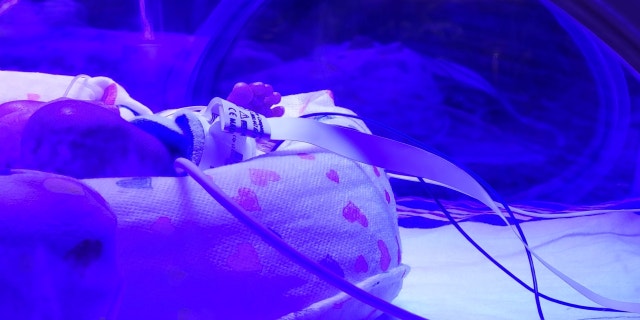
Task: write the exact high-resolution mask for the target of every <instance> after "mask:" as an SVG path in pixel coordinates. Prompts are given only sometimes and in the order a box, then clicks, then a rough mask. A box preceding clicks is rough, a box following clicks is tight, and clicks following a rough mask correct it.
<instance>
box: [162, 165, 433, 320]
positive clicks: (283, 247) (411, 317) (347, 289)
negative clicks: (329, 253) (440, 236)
mask: <svg viewBox="0 0 640 320" xmlns="http://www.w3.org/2000/svg"><path fill="white" fill-rule="evenodd" d="M174 166H175V167H176V168H177V169H182V170H184V171H186V172H187V174H189V175H190V176H191V177H192V178H193V179H194V180H195V181H196V182H197V183H198V184H200V186H201V187H202V188H203V189H204V190H205V191H207V193H209V194H210V195H211V196H212V197H213V198H214V199H215V200H216V201H217V202H218V203H219V204H220V205H222V206H223V207H224V208H225V209H227V210H228V211H229V213H231V214H232V215H233V216H234V217H235V218H236V219H238V220H239V221H240V222H241V223H242V224H244V225H245V226H247V227H248V228H249V229H250V230H251V231H253V232H254V233H255V234H257V235H258V236H260V238H262V240H263V241H265V242H266V243H267V244H269V245H270V246H271V247H273V248H274V249H276V250H277V251H278V252H280V253H281V254H282V255H284V256H285V257H287V258H289V259H290V260H291V261H293V262H295V263H296V264H298V265H299V266H301V267H302V268H304V269H306V270H307V271H309V272H311V273H312V274H314V275H316V276H318V277H319V278H320V279H323V280H324V281H326V282H328V283H329V284H331V285H333V286H334V287H336V288H338V289H340V290H341V291H343V292H344V293H346V294H348V295H350V296H351V297H353V298H355V299H357V300H359V301H361V302H363V303H365V304H367V305H369V306H371V307H373V308H376V309H378V310H380V311H382V312H384V313H386V314H389V315H391V316H393V317H396V318H398V319H402V320H426V319H425V318H423V317H420V316H418V315H416V314H413V313H411V312H409V311H407V310H405V309H402V308H400V307H398V306H395V305H393V304H391V303H389V302H387V301H385V300H383V299H381V298H379V297H376V296H374V295H372V294H370V293H368V292H366V291H364V290H363V289H361V288H359V287H357V286H356V285H354V284H352V283H350V282H349V281H346V280H345V279H343V278H341V277H339V276H338V275H336V274H334V273H332V272H331V271H329V270H328V269H327V268H325V267H323V266H321V265H319V264H318V263H316V262H314V261H313V260H311V259H310V258H308V257H307V256H305V255H303V254H302V253H301V252H299V251H298V250H296V249H295V248H293V247H291V246H290V245H289V244H287V243H286V242H284V241H283V240H282V239H280V238H279V237H278V236H277V235H276V234H275V233H273V231H271V230H270V229H269V228H267V227H265V226H263V225H262V224H261V223H259V222H257V221H256V220H254V219H253V218H251V217H250V216H249V215H248V214H247V213H246V212H245V211H244V209H242V208H241V207H240V206H238V204H236V203H235V202H234V201H233V200H231V199H230V198H229V197H228V196H227V195H226V194H225V193H224V191H222V190H221V189H220V188H219V187H218V186H217V185H216V184H215V183H214V182H213V181H212V180H211V179H210V178H208V177H207V176H206V175H205V174H204V173H203V172H202V171H201V170H200V169H199V168H198V166H197V165H195V164H194V163H193V162H191V161H189V160H187V159H185V158H178V159H176V161H175V163H174Z"/></svg>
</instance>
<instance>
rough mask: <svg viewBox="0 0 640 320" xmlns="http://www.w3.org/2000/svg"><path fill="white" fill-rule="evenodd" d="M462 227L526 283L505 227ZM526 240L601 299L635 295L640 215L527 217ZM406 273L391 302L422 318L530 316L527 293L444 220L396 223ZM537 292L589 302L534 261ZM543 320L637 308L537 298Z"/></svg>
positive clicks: (639, 280) (524, 267) (639, 288)
mask: <svg viewBox="0 0 640 320" xmlns="http://www.w3.org/2000/svg"><path fill="white" fill-rule="evenodd" d="M462 227H463V228H464V229H465V231H467V232H468V233H469V234H470V235H471V236H472V237H473V238H474V239H475V240H476V241H477V242H479V243H480V245H481V246H482V247H483V248H485V249H486V250H487V251H488V252H489V253H490V254H491V255H492V256H494V257H495V258H496V259H497V260H498V261H499V262H501V263H502V264H504V265H505V266H506V267H507V268H508V269H509V270H511V271H512V272H514V273H515V274H516V275H517V276H518V277H520V278H521V279H523V280H524V281H525V282H526V283H528V284H529V285H531V276H530V273H529V266H528V262H527V258H526V256H525V254H524V253H523V249H522V245H521V244H520V242H519V241H518V240H517V239H516V238H515V236H514V234H513V232H512V231H511V230H510V229H509V228H507V227H496V226H491V225H486V224H481V223H475V222H467V223H463V224H462ZM522 227H523V230H524V232H525V235H526V236H527V240H528V241H529V242H530V243H531V245H532V247H533V248H534V250H536V251H537V252H538V253H539V254H540V255H541V256H542V257H543V258H544V259H545V260H547V261H548V262H549V263H551V264H552V265H554V266H555V267H556V268H558V269H559V270H561V271H562V272H564V273H566V274H567V275H569V276H570V277H572V278H573V279H574V280H576V281H578V282H580V283H582V284H583V285H585V286H586V287H588V288H590V289H592V290H593V291H595V292H597V293H599V294H601V295H604V296H606V297H609V298H614V299H618V300H622V301H629V302H638V301H640V268H638V266H640V215H638V214H633V213H628V212H620V213H610V214H606V215H600V216H592V217H582V218H571V219H557V220H546V221H535V222H527V223H525V224H523V225H522ZM400 235H401V237H402V240H403V249H404V252H405V260H404V262H405V263H407V264H408V265H409V266H410V267H411V270H412V272H411V273H410V274H409V275H408V276H407V278H406V279H405V282H404V288H403V291H402V292H401V293H400V295H399V296H398V298H397V299H396V300H395V301H394V303H396V304H398V305H400V306H402V307H405V308H407V309H409V310H411V311H414V312H415V313H417V314H420V315H422V316H425V317H427V318H429V319H436V320H437V319H491V320H498V319H516V318H517V319H538V315H537V311H536V306H535V302H534V298H533V294H532V293H529V292H528V291H527V290H526V289H524V288H522V287H521V286H520V285H518V284H517V283H516V282H514V281H513V280H511V278H509V277H508V276H507V275H505V274H504V273H503V272H502V271H500V270H499V269H498V268H497V267H495V266H494V265H493V264H492V263H491V262H490V261H489V260H487V259H486V258H484V257H483V256H482V255H481V254H480V253H479V252H478V251H477V250H476V249H475V248H473V247H472V246H471V244H469V243H468V242H467V241H466V240H465V239H464V238H463V237H462V236H461V235H460V234H459V233H458V232H457V231H456V230H455V229H454V228H453V227H452V226H445V227H440V228H437V229H404V228H401V229H400ZM536 272H537V275H538V283H539V286H540V290H541V292H543V293H545V294H547V295H549V296H552V297H554V298H557V299H561V300H564V301H567V302H573V303H579V304H583V305H589V306H596V307H598V306H597V305H595V304H594V303H592V302H590V301H589V300H587V299H586V298H584V297H582V296H580V294H578V293H577V292H575V291H574V290H573V289H571V288H570V287H569V286H568V285H566V284H564V283H563V282H562V281H561V280H560V279H558V278H556V277H555V276H554V275H553V274H551V273H550V272H549V271H548V270H545V269H544V267H543V266H542V265H541V264H540V263H537V264H536ZM542 301H543V302H542V310H543V312H544V314H545V316H546V318H547V319H604V318H606V319H617V318H623V319H640V315H638V314H628V313H608V312H597V311H583V310H578V309H572V308H568V307H564V306H560V305H557V304H554V303H551V302H546V301H545V300H542Z"/></svg>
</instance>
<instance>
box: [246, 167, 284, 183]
mask: <svg viewBox="0 0 640 320" xmlns="http://www.w3.org/2000/svg"><path fill="white" fill-rule="evenodd" d="M249 179H250V180H251V183H252V184H254V185H256V186H260V187H265V186H267V185H268V184H269V182H276V181H280V175H279V174H278V173H277V172H275V171H273V170H266V169H253V168H252V169H249Z"/></svg>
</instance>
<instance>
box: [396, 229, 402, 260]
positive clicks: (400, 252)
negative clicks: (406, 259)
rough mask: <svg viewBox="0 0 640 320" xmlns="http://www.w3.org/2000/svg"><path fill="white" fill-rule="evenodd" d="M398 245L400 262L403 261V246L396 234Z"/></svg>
mask: <svg viewBox="0 0 640 320" xmlns="http://www.w3.org/2000/svg"><path fill="white" fill-rule="evenodd" d="M396 245H397V246H398V264H400V262H402V248H401V247H400V239H399V238H398V236H396Z"/></svg>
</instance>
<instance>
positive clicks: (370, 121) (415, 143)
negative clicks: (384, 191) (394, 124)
mask: <svg viewBox="0 0 640 320" xmlns="http://www.w3.org/2000/svg"><path fill="white" fill-rule="evenodd" d="M321 116H341V117H347V118H353V119H358V120H361V121H364V122H366V123H367V124H374V125H376V126H378V127H380V128H382V129H384V130H386V131H388V132H390V133H392V134H395V135H398V136H400V137H402V138H403V139H405V140H406V141H408V142H409V143H411V144H412V145H413V146H415V147H418V148H420V149H423V150H426V151H428V152H431V153H433V154H435V155H438V156H440V157H442V158H444V159H447V157H445V156H443V155H442V154H440V153H439V152H437V151H434V150H431V149H430V148H428V147H427V146H426V145H424V144H423V143H421V142H420V141H417V140H416V139H413V138H411V137H410V136H408V135H406V134H404V133H402V132H400V131H399V130H396V129H393V128H390V127H388V126H386V125H385V124H383V123H381V122H380V121H377V120H373V119H369V118H366V117H360V116H357V115H352V114H345V113H339V112H318V113H311V114H306V115H302V116H300V117H301V118H310V117H321ZM282 142H283V141H279V142H278V143H276V145H275V146H274V148H273V150H277V148H278V147H279V146H280V145H281V144H282ZM447 160H448V159H447ZM458 167H460V168H461V169H462V170H463V171H465V172H466V173H467V174H469V175H471V176H472V177H473V178H474V179H476V180H477V181H478V183H480V184H481V185H482V186H483V187H484V188H485V189H486V190H487V192H488V193H489V194H490V195H491V197H492V198H494V199H497V200H498V202H499V203H501V204H502V205H503V206H504V208H505V210H506V211H507V213H509V215H510V217H511V219H512V220H513V221H514V226H515V228H516V230H517V231H518V233H519V234H520V236H521V238H522V240H523V242H524V243H525V244H527V242H526V238H525V236H524V233H523V232H522V228H521V227H520V224H519V222H518V219H517V218H516V217H515V215H514V214H513V212H512V211H511V209H510V207H509V206H508V205H507V204H506V201H504V200H503V199H502V198H501V197H500V196H499V194H498V193H497V192H496V191H495V190H493V188H491V186H490V185H489V184H488V183H486V182H485V181H484V180H482V179H481V178H480V177H477V176H476V175H475V174H473V173H472V172H471V171H470V170H468V169H465V168H464V167H462V166H460V165H458ZM418 179H419V180H420V181H421V182H422V183H423V185H428V184H426V182H425V181H424V180H423V179H422V178H420V177H418ZM427 192H429V193H430V194H431V191H430V190H427ZM434 200H435V201H436V204H437V205H438V206H439V207H440V209H441V210H442V212H443V213H444V214H445V215H446V216H447V218H448V219H449V221H450V222H451V223H452V224H453V226H454V227H455V228H456V229H457V230H458V232H460V233H461V234H462V236H463V237H464V238H465V239H466V240H467V241H469V243H471V244H472V245H473V246H474V247H475V248H476V249H477V250H478V251H479V252H480V253H482V255H484V256H485V257H486V258H487V259H489V261H491V262H492V263H493V264H494V265H496V266H497V267H498V268H499V269H500V270H502V271H503V272H504V273H505V274H507V275H508V276H509V277H510V278H512V279H513V280H514V281H516V282H517V283H518V284H520V285H521V286H522V287H524V288H525V289H527V290H528V291H530V292H532V293H534V295H535V299H536V307H537V309H538V314H539V316H540V318H541V319H544V316H543V314H542V308H541V305H540V298H542V299H545V300H547V301H550V302H553V303H556V304H559V305H563V306H567V307H571V308H575V309H582V310H589V311H603V312H625V311H621V310H616V309H612V308H604V307H591V306H583V305H579V304H574V303H570V302H566V301H563V300H559V299H556V298H553V297H550V296H548V295H546V294H543V293H541V292H539V291H538V287H537V277H536V273H535V268H534V266H533V260H532V257H531V253H530V252H529V250H528V249H526V253H527V257H528V259H529V265H530V268H531V276H532V278H533V285H534V287H533V288H532V287H531V286H529V285H528V284H526V283H525V282H524V281H522V280H521V279H520V278H518V277H517V276H516V275H514V274H513V273H512V272H511V271H509V270H508V269H507V268H505V267H504V266H503V265H502V264H500V263H499V262H498V261H497V260H495V259H494V258H493V257H492V256H491V255H490V254H489V253H487V252H486V251H485V250H484V249H482V247H480V245H478V243H476V242H475V241H474V240H473V239H471V237H470V236H469V235H468V234H467V233H466V232H465V231H464V230H463V229H462V228H461V227H460V225H459V224H458V223H457V222H456V221H455V220H454V219H453V217H452V216H451V214H450V213H449V211H448V210H447V209H446V208H445V207H444V206H443V205H442V203H441V202H440V201H439V200H438V199H437V198H435V197H434ZM527 245H528V244H527Z"/></svg>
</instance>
